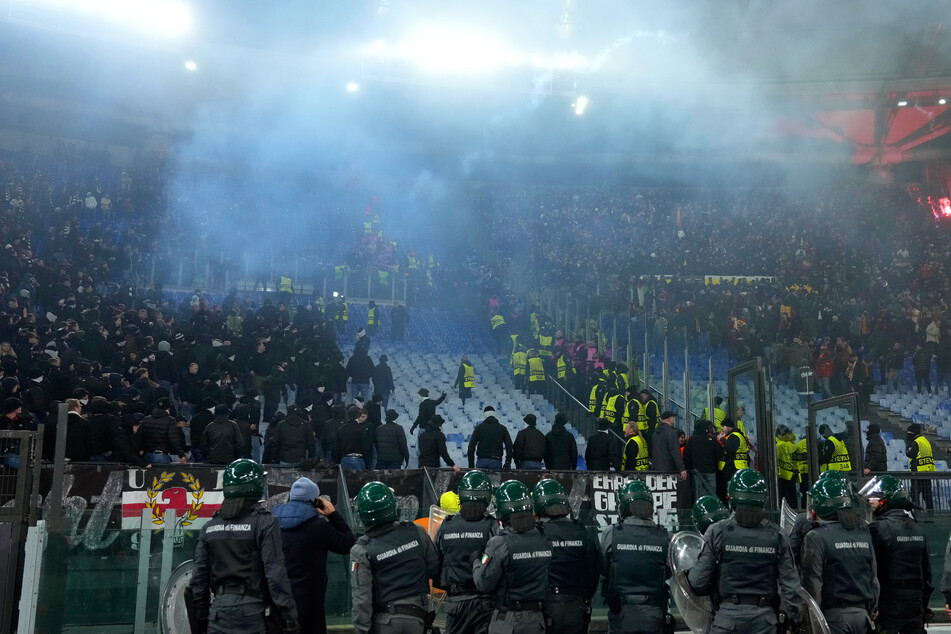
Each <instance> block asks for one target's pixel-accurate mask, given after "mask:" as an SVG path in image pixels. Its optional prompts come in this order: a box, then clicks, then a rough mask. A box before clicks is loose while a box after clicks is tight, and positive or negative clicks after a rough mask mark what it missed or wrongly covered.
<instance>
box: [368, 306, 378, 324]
mask: <svg viewBox="0 0 951 634" xmlns="http://www.w3.org/2000/svg"><path fill="white" fill-rule="evenodd" d="M376 324H377V321H376V306H374V307H373V308H371V309H370V310H368V311H367V326H375V325H376Z"/></svg>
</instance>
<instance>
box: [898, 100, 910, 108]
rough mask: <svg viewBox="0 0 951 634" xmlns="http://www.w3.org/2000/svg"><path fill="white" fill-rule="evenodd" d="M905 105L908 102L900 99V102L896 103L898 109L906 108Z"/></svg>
mask: <svg viewBox="0 0 951 634" xmlns="http://www.w3.org/2000/svg"><path fill="white" fill-rule="evenodd" d="M907 105H908V102H907V101H905V100H904V99H902V100H901V101H899V102H898V107H899V108H904V107H905V106H907Z"/></svg>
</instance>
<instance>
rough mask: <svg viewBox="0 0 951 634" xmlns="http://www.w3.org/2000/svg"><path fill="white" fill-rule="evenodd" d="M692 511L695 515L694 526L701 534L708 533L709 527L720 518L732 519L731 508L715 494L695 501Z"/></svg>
mask: <svg viewBox="0 0 951 634" xmlns="http://www.w3.org/2000/svg"><path fill="white" fill-rule="evenodd" d="M690 513H691V515H693V523H694V526H696V527H697V531H699V532H700V534H701V535H704V534H706V532H707V529H708V528H710V527H711V526H713V525H714V524H716V523H717V522H719V521H720V520H726V519H730V509H728V508H727V507H726V506H724V504H723V502H722V501H721V500H720V498H718V497H717V496H715V495H704V496H703V497H702V498H700V499H699V500H697V501H696V502H694V504H693V509H691V511H690Z"/></svg>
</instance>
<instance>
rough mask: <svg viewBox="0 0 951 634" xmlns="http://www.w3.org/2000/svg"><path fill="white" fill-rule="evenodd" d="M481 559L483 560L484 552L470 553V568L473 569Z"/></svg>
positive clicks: (474, 551) (475, 551)
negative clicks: (473, 565)
mask: <svg viewBox="0 0 951 634" xmlns="http://www.w3.org/2000/svg"><path fill="white" fill-rule="evenodd" d="M480 559H482V551H481V550H473V551H472V552H471V553H469V567H470V568H471V567H472V564H474V563H475V562H477V561H479V560H480Z"/></svg>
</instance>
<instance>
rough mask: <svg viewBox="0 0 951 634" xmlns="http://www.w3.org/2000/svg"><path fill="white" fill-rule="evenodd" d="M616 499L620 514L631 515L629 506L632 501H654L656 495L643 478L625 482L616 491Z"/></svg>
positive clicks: (622, 515) (623, 515)
mask: <svg viewBox="0 0 951 634" xmlns="http://www.w3.org/2000/svg"><path fill="white" fill-rule="evenodd" d="M614 499H615V503H616V506H617V512H618V515H620V516H621V517H626V516H627V515H630V509H629V508H628V507H629V506H630V504H631V502H637V501H642V502H650V503H651V504H653V503H654V495H653V494H652V493H651V490H650V489H648V488H647V485H646V484H645V483H644V482H643V481H642V480H631V481H630V482H625V483H624V484H623V485H622V486H621V488H620V489H618V490H617V491H615V492H614Z"/></svg>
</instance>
